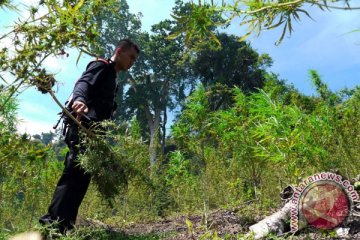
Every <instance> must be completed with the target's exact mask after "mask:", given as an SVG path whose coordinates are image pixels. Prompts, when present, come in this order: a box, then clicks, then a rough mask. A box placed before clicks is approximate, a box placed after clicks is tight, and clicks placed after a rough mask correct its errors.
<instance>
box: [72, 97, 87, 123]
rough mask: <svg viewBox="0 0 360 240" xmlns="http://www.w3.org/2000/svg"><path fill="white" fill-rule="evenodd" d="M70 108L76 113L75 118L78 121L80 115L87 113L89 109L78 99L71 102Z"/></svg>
mask: <svg viewBox="0 0 360 240" xmlns="http://www.w3.org/2000/svg"><path fill="white" fill-rule="evenodd" d="M71 108H72V109H73V111H74V112H75V113H76V120H78V121H80V120H81V116H82V115H84V114H85V113H88V111H89V109H88V107H87V106H86V105H85V103H83V102H80V101H75V102H74V103H73V105H72V106H71Z"/></svg>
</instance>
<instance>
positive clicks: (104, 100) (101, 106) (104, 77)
mask: <svg viewBox="0 0 360 240" xmlns="http://www.w3.org/2000/svg"><path fill="white" fill-rule="evenodd" d="M116 86H117V85H116V71H115V63H113V62H110V63H105V62H103V61H93V62H90V63H89V65H88V66H87V68H86V70H85V72H83V74H82V75H81V77H80V79H79V80H78V81H77V82H76V84H75V87H74V91H73V100H74V101H81V102H83V103H85V104H86V106H87V107H88V108H89V112H88V113H87V114H86V115H87V116H88V117H89V118H90V119H91V120H92V121H102V120H105V119H110V118H111V116H112V113H113V111H114V110H115V108H116V103H115V96H116V92H117V87H116Z"/></svg>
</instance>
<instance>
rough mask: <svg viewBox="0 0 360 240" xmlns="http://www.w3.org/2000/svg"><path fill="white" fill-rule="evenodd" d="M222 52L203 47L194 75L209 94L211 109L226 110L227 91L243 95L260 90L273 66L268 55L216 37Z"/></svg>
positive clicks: (228, 38) (222, 36)
mask: <svg viewBox="0 0 360 240" xmlns="http://www.w3.org/2000/svg"><path fill="white" fill-rule="evenodd" d="M217 38H218V39H219V41H220V42H221V46H222V47H221V49H217V48H216V49H214V48H213V47H212V46H211V45H209V44H202V45H201V46H200V47H199V48H198V51H197V53H196V57H195V61H194V62H193V64H192V66H193V71H194V73H195V74H196V75H197V76H198V77H199V79H200V81H201V83H202V84H203V85H204V87H205V88H206V89H207V90H210V89H213V91H212V92H213V94H211V98H212V101H211V105H213V106H212V109H214V110H216V109H218V108H219V107H221V106H227V105H229V104H230V103H231V101H232V98H231V96H232V94H229V92H228V91H227V89H229V88H233V87H238V88H240V89H241V90H242V91H243V92H244V93H250V92H253V91H256V89H258V88H262V86H263V84H264V81H265V73H266V68H267V67H270V66H271V64H272V59H271V58H270V56H269V55H268V54H262V55H260V54H259V53H257V52H256V51H255V50H254V49H252V48H251V46H250V45H249V44H248V43H246V42H239V41H238V40H237V37H236V36H234V35H228V34H225V33H222V34H218V35H217Z"/></svg>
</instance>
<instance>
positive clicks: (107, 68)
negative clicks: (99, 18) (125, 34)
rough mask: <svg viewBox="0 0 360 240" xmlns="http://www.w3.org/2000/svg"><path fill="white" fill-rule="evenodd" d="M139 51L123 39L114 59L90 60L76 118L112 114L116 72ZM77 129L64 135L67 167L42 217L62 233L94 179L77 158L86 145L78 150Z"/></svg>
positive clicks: (77, 90)
mask: <svg viewBox="0 0 360 240" xmlns="http://www.w3.org/2000/svg"><path fill="white" fill-rule="evenodd" d="M139 51H140V50H139V47H138V46H137V45H136V44H135V43H134V42H132V41H131V40H129V39H123V40H120V41H119V43H118V45H117V47H116V49H115V51H114V54H113V56H112V57H111V59H109V60H98V61H93V62H90V63H89V65H88V66H87V68H86V71H85V72H84V73H83V74H82V76H81V77H80V79H79V80H78V81H77V82H76V84H75V87H74V90H73V98H72V99H73V103H72V105H71V108H72V111H73V113H74V114H75V116H76V119H77V120H79V121H85V122H87V123H88V124H91V123H92V122H99V121H102V120H106V119H110V118H111V117H112V113H113V111H114V110H115V108H116V107H115V106H116V103H115V102H114V101H115V95H116V74H117V73H118V72H120V71H127V70H128V69H129V68H130V67H131V66H132V65H133V64H134V62H135V60H136V58H137V57H138V54H139ZM69 121H71V120H69ZM78 131H79V130H78V127H77V126H76V125H75V124H74V123H73V122H70V123H69V126H68V129H67V132H66V135H65V142H66V144H67V145H68V147H69V152H68V153H67V155H66V158H65V163H64V164H65V168H64V171H63V174H62V176H61V178H60V180H59V182H58V184H57V186H56V189H55V192H54V196H53V199H52V201H51V204H50V206H49V209H48V213H47V214H46V215H44V216H42V217H41V218H40V219H39V222H40V223H41V224H43V225H46V224H54V226H56V227H57V228H58V229H59V231H60V232H61V233H64V232H65V231H66V230H69V229H72V228H73V225H74V224H75V220H76V216H77V213H78V209H79V206H80V204H81V202H82V200H83V198H84V196H85V193H86V191H87V189H88V186H89V183H90V178H91V176H90V174H88V173H86V172H85V171H84V169H83V168H82V167H81V166H80V165H79V162H78V161H77V155H78V153H79V151H80V152H81V151H83V150H84V149H83V147H80V149H79V135H78ZM99 161H101V159H99Z"/></svg>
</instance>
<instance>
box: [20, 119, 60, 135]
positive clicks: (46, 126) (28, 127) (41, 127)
mask: <svg viewBox="0 0 360 240" xmlns="http://www.w3.org/2000/svg"><path fill="white" fill-rule="evenodd" d="M17 131H18V132H19V133H27V134H31V135H34V134H40V133H42V132H44V133H47V132H49V131H52V132H54V129H53V128H52V125H51V124H50V123H48V122H40V121H36V122H35V121H30V120H26V119H23V120H21V122H20V123H19V124H18V126H17Z"/></svg>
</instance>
